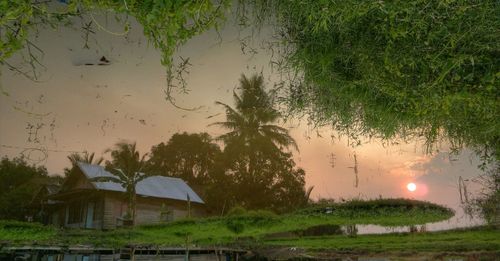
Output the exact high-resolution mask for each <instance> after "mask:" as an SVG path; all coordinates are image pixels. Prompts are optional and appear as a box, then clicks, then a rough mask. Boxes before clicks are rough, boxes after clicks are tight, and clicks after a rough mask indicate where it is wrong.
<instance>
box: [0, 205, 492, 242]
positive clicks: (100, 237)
mask: <svg viewBox="0 0 500 261" xmlns="http://www.w3.org/2000/svg"><path fill="white" fill-rule="evenodd" d="M451 216H453V212H452V211H451V210H450V209H447V208H444V207H441V206H439V205H435V204H432V203H428V202H421V201H414V200H404V199H384V200H371V201H349V202H346V203H328V204H320V205H313V206H311V207H309V208H306V209H302V210H300V211H297V212H294V213H291V214H286V215H276V214H274V213H272V212H268V211H241V210H240V211H235V212H233V213H232V214H230V215H228V216H225V217H211V218H204V219H183V220H178V221H175V222H171V223H168V224H156V225H147V226H139V227H136V228H133V229H117V230H114V231H107V232H106V231H95V230H79V229H66V230H60V229H56V228H53V227H45V226H42V225H40V224H33V223H23V222H18V221H0V240H1V241H8V243H9V245H23V244H33V243H36V244H41V245H65V246H67V245H76V244H85V245H92V246H96V247H120V246H123V245H126V244H143V245H157V246H185V245H186V243H188V244H190V245H193V244H194V245H197V246H242V245H243V246H246V247H258V246H272V247H274V246H296V247H302V248H306V249H313V250H320V249H332V250H339V251H344V250H363V251H365V250H366V251H378V250H381V251H384V250H391V251H392V250H404V249H409V250H419V249H428V250H429V249H430V250H432V249H445V250H448V249H454V250H459V249H464V250H469V249H476V248H478V249H482V250H490V249H494V248H495V247H496V248H497V249H500V233H498V231H494V230H487V229H483V230H474V231H453V232H441V233H424V234H417V235H414V234H390V235H364V236H358V237H356V238H350V237H347V236H342V235H338V236H327V237H298V236H296V238H293V239H291V238H288V239H287V238H282V239H272V240H271V239H269V238H271V237H269V235H270V234H274V235H276V233H283V232H290V231H292V232H296V231H303V230H305V229H307V228H311V227H315V226H319V225H336V226H338V225H353V224H358V225H359V224H375V225H383V226H409V225H417V224H425V223H429V222H436V221H441V220H445V219H448V218H450V217H451ZM295 235H296V234H295Z"/></svg>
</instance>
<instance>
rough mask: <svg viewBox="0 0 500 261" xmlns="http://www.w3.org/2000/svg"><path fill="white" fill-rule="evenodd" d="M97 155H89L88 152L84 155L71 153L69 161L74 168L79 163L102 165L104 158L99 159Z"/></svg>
mask: <svg viewBox="0 0 500 261" xmlns="http://www.w3.org/2000/svg"><path fill="white" fill-rule="evenodd" d="M94 157H95V153H94V152H92V153H89V152H87V151H84V152H83V153H82V154H80V153H71V154H70V155H69V156H68V159H69V161H70V162H71V164H72V165H73V166H75V165H76V163H77V162H83V163H88V164H94V165H101V163H102V162H103V161H104V158H103V157H98V158H95V160H94Z"/></svg>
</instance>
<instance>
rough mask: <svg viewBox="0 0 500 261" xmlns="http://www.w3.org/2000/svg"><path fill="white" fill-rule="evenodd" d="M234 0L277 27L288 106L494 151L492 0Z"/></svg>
mask: <svg viewBox="0 0 500 261" xmlns="http://www.w3.org/2000/svg"><path fill="white" fill-rule="evenodd" d="M240 2H241V3H243V4H246V5H248V6H249V7H250V8H248V9H247V10H251V11H247V13H246V14H244V15H247V16H248V17H249V18H254V19H253V20H250V22H249V23H255V22H260V23H261V24H264V25H266V26H267V25H268V24H269V25H270V26H271V27H273V28H274V29H275V32H276V36H277V37H278V39H279V41H280V44H281V46H282V47H284V48H283V49H284V50H285V51H284V55H283V56H282V57H281V59H282V60H281V61H280V62H281V63H280V64H281V69H282V70H283V71H285V72H290V71H291V72H294V75H298V76H299V77H298V78H297V80H296V81H293V82H291V84H290V85H289V96H288V98H289V99H287V102H288V105H289V108H290V110H292V111H295V112H299V113H304V112H306V113H308V114H309V115H310V117H311V118H312V120H313V121H314V122H315V123H317V124H331V125H333V126H334V128H336V129H337V130H339V131H341V132H343V133H345V134H349V135H354V136H356V135H367V136H378V137H382V138H392V137H397V136H399V137H404V138H415V137H424V138H425V140H426V141H427V142H428V144H433V143H435V142H436V141H438V139H440V138H443V137H444V138H447V139H449V141H450V142H451V143H452V145H454V146H455V147H458V148H459V147H461V146H463V145H468V146H472V147H476V148H479V149H480V151H481V152H482V153H483V156H485V158H488V157H490V156H492V155H494V154H495V153H496V151H498V149H499V146H500V121H499V118H498V115H499V114H500V99H499V95H500V88H499V79H500V59H498V57H499V56H500V41H498V39H499V38H500V30H499V28H500V4H499V2H498V1H494V0H488V1H480V2H477V1H467V0H457V1H429V0H417V1H355V0H347V1H300V0H292V1H268V0H254V1H250V2H248V1H240ZM252 8H253V9H252ZM252 11H253V13H252ZM267 22H269V23H267ZM496 156H497V158H498V155H496Z"/></svg>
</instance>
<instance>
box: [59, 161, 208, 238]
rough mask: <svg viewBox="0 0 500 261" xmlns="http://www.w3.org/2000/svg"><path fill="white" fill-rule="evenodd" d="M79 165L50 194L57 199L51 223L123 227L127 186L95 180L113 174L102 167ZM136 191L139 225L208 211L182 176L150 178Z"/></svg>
mask: <svg viewBox="0 0 500 261" xmlns="http://www.w3.org/2000/svg"><path fill="white" fill-rule="evenodd" d="M77 165H78V166H77V168H76V170H75V171H73V172H72V173H71V174H70V176H69V177H68V179H67V180H66V182H65V183H64V184H63V185H62V186H61V189H60V190H59V191H58V192H57V193H56V194H54V195H51V196H50V199H51V200H52V202H56V206H53V207H52V209H53V211H52V212H51V213H50V223H51V224H53V225H56V226H64V227H72V228H88V229H105V230H108V229H115V228H116V227H119V226H122V225H123V221H124V220H126V218H125V217H126V214H127V210H128V200H127V195H126V194H125V189H124V188H123V187H122V186H121V185H120V184H119V183H115V182H111V181H107V182H102V181H96V180H99V179H98V178H99V177H110V176H113V174H111V173H110V172H108V171H106V170H105V169H104V168H103V167H102V166H98V165H91V164H85V163H78V164H77ZM136 194H137V204H136V220H135V224H136V225H143V224H152V223H158V222H168V221H172V220H176V219H179V218H183V217H186V216H188V215H191V216H193V217H196V216H202V215H204V214H205V208H204V202H203V200H202V199H201V198H200V197H199V196H198V195H197V194H196V193H195V192H194V191H193V190H192V189H191V188H190V187H189V186H188V185H187V184H186V183H185V182H184V181H183V180H182V179H179V178H172V177H164V176H151V177H147V178H145V179H144V180H142V181H140V182H139V183H138V184H137V186H136ZM188 211H189V213H188Z"/></svg>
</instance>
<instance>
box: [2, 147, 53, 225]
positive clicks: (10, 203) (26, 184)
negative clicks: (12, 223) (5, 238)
mask: <svg viewBox="0 0 500 261" xmlns="http://www.w3.org/2000/svg"><path fill="white" fill-rule="evenodd" d="M51 182H57V178H50V177H49V176H48V175H47V169H45V167H37V166H34V165H29V164H28V163H27V162H26V161H25V160H24V159H23V158H13V159H8V158H6V157H4V158H2V160H1V162H0V219H17V220H25V219H26V218H27V217H30V216H31V217H33V216H34V215H35V214H37V213H34V212H35V211H37V209H34V208H33V203H34V202H33V200H38V199H34V196H35V195H36V193H37V192H38V190H39V189H40V187H41V186H42V185H44V184H49V183H51ZM39 200H41V199H39Z"/></svg>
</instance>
